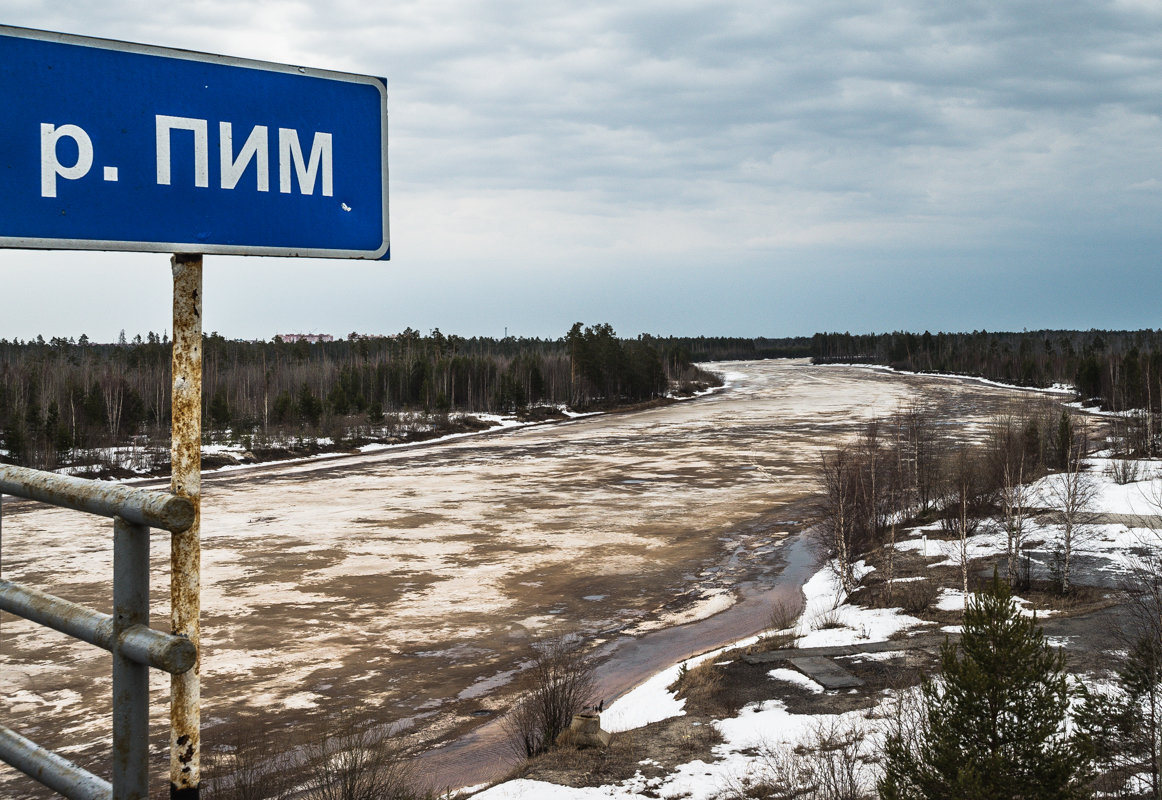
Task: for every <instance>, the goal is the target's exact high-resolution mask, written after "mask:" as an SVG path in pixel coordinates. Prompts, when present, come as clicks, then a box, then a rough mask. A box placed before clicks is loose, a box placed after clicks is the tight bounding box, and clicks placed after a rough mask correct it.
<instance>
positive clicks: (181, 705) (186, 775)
mask: <svg viewBox="0 0 1162 800" xmlns="http://www.w3.org/2000/svg"><path fill="white" fill-rule="evenodd" d="M170 264H171V265H172V267H173V402H172V414H171V416H172V419H173V428H172V438H171V442H170V476H171V477H170V491H171V492H173V493H174V494H175V495H177V496H178V497H184V498H186V499H188V500H189V501H190V503H191V504H192V505H193V508H194V520H193V523H192V524H191V525H190V527H188V528H186V529H185V530H184V531H181V532H179V533H174V534H173V535H172V538H171V549H170V564H171V573H170V574H171V575H172V580H171V581H170V623H171V626H172V632H173V633H174V634H175V635H177V636H184V637H186V638H188V639H189V640H190V641H191V642H193V643H194V646H195V647H196V648H197V651H198V660H197V662H196V663H195V664H194V668H193V669H191V670H189V671H188V672H184V673H182V674H181V675H173V676H172V677H171V678H170V692H171V695H170V743H169V747H170V750H169V752H170V772H169V776H170V797H171V798H172V800H197V798H198V794H199V790H200V786H201V680H200V679H201V669H202V663H201V661H202V648H201V628H200V625H199V620H198V617H199V614H200V612H201V600H200V597H201V580H202V545H201V541H200V537H201V523H202V257H201V256H200V255H184V254H175V255H174V256H173V258H171V259H170Z"/></svg>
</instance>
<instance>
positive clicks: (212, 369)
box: [0, 323, 716, 467]
mask: <svg viewBox="0 0 1162 800" xmlns="http://www.w3.org/2000/svg"><path fill="white" fill-rule="evenodd" d="M685 341H690V342H692V343H694V346H688V345H685V344H684V343H683V342H685ZM701 341H703V340H682V341H679V340H669V339H656V338H653V337H649V336H641V337H638V338H637V339H620V338H618V337H617V336H616V334H615V333H614V331H613V329H612V328H611V327H610V326H609V325H607V324H599V325H592V326H587V327H586V326H582V324H581V323H577V324H576V325H574V326H573V327H572V328H571V329H570V330H569V331H568V333H567V334H566V335H565V336H563V337H561V338H560V339H553V340H548V339H524V338H519V339H518V338H513V337H508V338H505V339H499V340H497V339H489V338H478V337H474V338H471V339H465V338H463V337H460V336H454V335H445V334H443V333H441V332H440V331H439V330H438V329H437V330H433V331H432V332H431V333H430V334H429V335H427V336H424V335H421V334H420V333H419V332H418V331H415V330H412V329H410V328H409V329H407V330H405V331H403V332H402V333H400V334H398V335H395V336H386V337H362V336H357V335H355V334H352V335H351V336H349V337H348V338H347V339H346V340H341V341H334V342H320V343H308V342H305V341H298V342H295V343H293V344H290V343H284V342H283V341H282V340H281V339H279V338H277V337H276V339H275V340H273V341H270V342H245V341H233V340H228V339H226V338H224V337H222V336H220V335H218V334H217V333H211V334H208V335H206V336H205V337H204V341H203V358H202V360H203V380H202V387H203V403H202V409H203V417H204V419H203V427H204V429H206V430H209V431H213V430H224V429H226V428H230V429H231V430H232V431H234V432H235V433H237V432H238V431H243V432H246V433H255V434H260V435H262V434H266V433H268V432H270V431H271V430H276V431H288V430H290V431H299V432H301V433H302V435H305V436H330V435H334V434H336V433H338V434H340V435H341V434H342V431H343V430H344V428H345V427H349V426H350V425H352V424H360V423H362V424H371V425H374V424H376V423H379V422H382V421H383V420H384V418H385V416H388V415H392V414H397V413H399V412H405V411H415V412H428V413H431V414H434V415H446V414H447V413H448V412H452V411H462V412H498V411H516V410H519V409H522V408H527V407H529V406H536V405H567V406H569V407H572V408H576V409H586V408H597V407H613V406H618V405H624V404H627V403H638V402H642V401H647V400H650V399H652V398H657V397H660V396H662V395H665V394H666V393H667V392H668V391H670V390H671V389H672V388H676V389H678V390H679V391H681V390H683V389H686V390H688V389H689V388H690V387H691V386H693V385H694V384H695V383H696V382H699V381H703V380H705V379H706V378H707V377H708V376H707V375H705V374H703V373H700V372H699V371H698V370H697V369H696V368H694V367H693V366H692V358H693V357H695V356H694V355H693V354H694V353H702V352H705V351H704V350H699V349H698V345H697V343H698V342H701ZM705 341H711V342H712V341H716V340H705ZM699 357H701V356H699ZM170 358H171V346H170V342H169V341H168V339H167V337H165V336H164V335H163V336H158V335H157V334H154V333H152V332H151V333H149V334H148V335H147V336H146V337H145V338H144V339H142V338H141V337H140V336H138V337H136V338H134V339H133V340H132V341H125V340H124V337H122V341H121V342H120V343H118V344H92V343H90V342H88V341H87V340H86V339H85V337H82V339H81V340H80V341H72V340H64V339H57V338H54V339H51V340H49V341H47V342H46V341H44V340H43V339H41V338H39V337H38V339H37V340H35V341H29V342H18V341H17V342H9V341H6V340H2V339H0V448H3V449H4V450H6V451H8V458H7V460H9V461H14V462H17V463H24V464H33V465H36V466H41V467H47V466H52V465H55V464H57V463H60V462H61V461H67V460H69V459H70V458H71V457H72V456H73V455H75V451H76V450H78V449H81V450H83V449H92V448H99V447H109V446H116V445H123V444H127V443H132V441H133V439H134V437H149V438H150V439H151V440H152V441H155V442H156V441H158V440H161V439H164V438H165V437H167V436H168V429H169V425H170V382H171V380H170Z"/></svg>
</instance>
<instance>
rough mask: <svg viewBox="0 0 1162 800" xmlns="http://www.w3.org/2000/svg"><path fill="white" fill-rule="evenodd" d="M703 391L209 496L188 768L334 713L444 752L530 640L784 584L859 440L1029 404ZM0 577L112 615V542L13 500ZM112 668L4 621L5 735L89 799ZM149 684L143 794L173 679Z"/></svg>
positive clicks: (784, 373)
mask: <svg viewBox="0 0 1162 800" xmlns="http://www.w3.org/2000/svg"><path fill="white" fill-rule="evenodd" d="M712 368H713V369H715V370H716V371H719V372H722V373H725V374H727V375H728V377H729V378H730V385H729V386H728V388H727V389H726V390H724V391H722V392H719V393H717V394H714V395H711V396H706V397H702V398H699V399H696V400H692V401H689V402H681V403H676V404H673V405H669V406H665V407H661V408H656V409H652V410H648V411H642V412H636V413H630V414H609V415H602V416H594V417H586V418H582V419H578V420H576V421H573V422H569V423H563V424H553V425H546V426H537V427H531V428H523V429H517V430H511V431H507V432H502V433H497V434H492V435H484V436H479V437H473V438H468V439H461V440H456V441H450V442H444V443H440V444H436V445H430V446H425V447H412V448H396V449H391V450H385V451H378V452H374V453H368V454H363V455H354V456H350V457H344V458H338V459H332V460H327V461H324V462H306V463H295V464H283V465H278V466H270V467H257V468H254V469H251V470H247V471H235V472H229V473H222V474H207V475H206V476H205V477H204V479H203V495H204V497H203V517H202V547H203V552H202V582H203V592H202V645H203V666H202V700H203V712H202V716H203V741H204V743H205V746H207V747H213V746H214V745H215V743H216V742H218V741H221V740H223V739H224V738H225V737H226V733H225V732H226V729H227V728H228V727H229V726H231V725H232V724H234V723H236V722H237V721H239V720H241V719H247V718H254V717H261V718H263V719H265V720H267V722H268V723H269V724H270V725H271V726H272V727H273V729H275V730H284V729H285V730H286V731H294V732H295V734H296V735H301V734H304V733H306V734H309V733H310V732H311V731H312V730H317V729H318V728H319V727H320V726H322V725H325V724H326V719H327V717H328V716H329V715H330V716H334V715H336V714H338V713H340V712H341V710H343V709H350V708H354V709H360V710H362V711H365V712H367V713H369V714H371V715H373V716H374V718H375V719H376V720H378V721H379V722H382V723H383V724H391V725H393V726H394V727H395V729H397V730H399V732H400V734H401V736H403V737H404V738H405V741H406V742H407V743H408V744H409V745H410V746H412V747H415V748H417V749H424V748H426V747H430V746H432V745H433V744H436V743H438V742H441V741H447V740H449V739H451V738H453V737H455V736H458V735H461V734H463V733H464V732H466V731H468V730H470V729H472V728H474V727H475V726H478V725H480V724H481V723H484V722H488V720H489V719H490V718H494V717H495V716H496V714H497V712H499V711H502V710H503V709H504V708H506V707H507V706H508V705H509V704H510V703H511V699H512V695H513V691H514V688H515V683H514V681H513V679H514V676H515V675H517V673H518V668H519V665H520V663H521V662H522V660H523V659H524V658H525V657H526V655H527V648H528V645H529V643H530V641H532V640H535V639H538V638H541V637H546V636H558V635H563V634H566V633H574V634H579V635H581V636H583V637H585V638H587V639H589V640H591V641H593V642H594V643H602V642H608V641H610V640H611V639H626V638H627V637H634V638H635V639H636V638H639V637H643V636H644V635H646V634H647V632H648V631H655V630H658V629H662V628H669V627H671V626H675V625H679V624H682V623H691V622H697V621H698V620H700V619H705V618H707V617H710V616H711V615H714V614H717V613H719V612H722V611H723V610H724V609H726V608H728V607H729V606H731V605H732V604H733V603H734V602H736V601H737V600H738V599H739V593H738V590H739V586H741V585H744V584H753V583H754V582H756V581H761V580H763V579H765V578H766V577H767V576H769V575H771V574H773V572H774V571H777V567H778V562H779V547H778V542H779V540H780V539H782V538H784V537H785V536H787V535H789V533H790V532H793V531H797V530H798V529H799V526H800V523H801V522H802V520H801V519H799V517H801V516H802V501H803V500H804V498H805V497H806V496H807V495H808V494H809V493H810V492H811V491H812V490H813V489H814V478H813V470H814V468H815V467H816V465H817V463H818V459H819V454H820V452H821V451H822V450H823V449H825V448H827V447H829V446H832V445H835V444H837V443H839V442H840V441H841V440H843V439H844V438H846V437H850V436H852V435H854V434H855V432H856V431H857V430H858V428H859V426H860V424H861V423H863V422H865V421H867V420H869V419H871V418H872V417H876V416H879V417H883V416H885V415H887V414H889V413H891V412H893V411H896V410H898V409H900V408H902V407H905V406H907V405H909V404H912V403H917V402H930V403H935V404H939V405H943V406H945V407H948V408H952V409H956V410H957V411H958V413H959V414H960V415H961V416H962V418H963V419H964V420H965V424H966V425H969V426H975V427H976V428H977V429H978V430H979V428H980V423H981V422H983V421H984V420H985V419H987V417H988V416H990V415H992V414H996V413H999V412H1001V411H1003V410H1004V408H1005V407H1006V406H1007V405H1008V404H1009V403H1011V402H1013V400H1014V398H1018V399H1020V398H1023V397H1025V396H1026V395H1025V393H1021V392H1014V391H1012V390H1006V389H1002V388H997V387H992V386H987V385H983V384H980V383H974V382H968V381H960V380H950V379H946V378H934V377H919V376H905V375H898V374H894V373H890V372H886V371H881V370H870V369H862V368H845V367H824V368H815V367H810V366H806V365H805V364H804V363H802V362H792V361H763V362H733V363H725V364H716V365H713V367H712ZM152 561H153V573H154V578H153V582H152V597H153V625H154V627H156V628H160V629H166V628H167V625H168V597H169V590H168V586H169V542H168V534H163V533H155V534H154V537H153V559H152ZM0 564H2V567H0V570H2V575H3V577H4V578H6V579H8V580H14V581H17V582H20V583H26V584H29V585H32V586H35V587H37V588H40V589H43V590H45V591H48V592H51V593H53V594H57V595H60V596H63V597H66V598H67V599H70V600H73V601H76V602H79V603H83V604H85V605H89V606H92V607H95V608H97V609H99V610H102V611H105V612H108V611H109V610H110V604H111V580H112V574H113V568H112V525H111V524H110V523H109V521H107V520H104V519H97V518H93V517H88V516H86V515H82V514H77V513H75V512H70V511H65V510H60V509H53V508H49V507H46V506H41V505H38V504H33V503H27V502H23V501H15V500H13V498H6V499H5V501H4V506H3V541H2V551H0ZM763 622H765V620H763V619H757V621H756V622H755V623H754V624H753V625H752V626H751V627H752V628H753V629H754V630H757V629H759V628H761V627H762V624H763ZM718 644H721V642H717V641H707V642H706V647H707V648H709V647H713V646H716V645H718ZM629 650H632V648H626V651H627V652H628V651H629ZM617 652H618V651H617V650H616V649H614V650H613V653H614V655H613V658H614V659H616V658H617ZM634 657H635V658H636V659H637V660H638V661H641V660H642V659H643V656H642V654H641V653H640V652H638V653H636V654H635V656H634ZM658 657H659V659H661V658H665V657H666V654H665V653H664V652H661V651H659V654H658ZM110 660H111V659H110V656H109V655H108V654H107V653H105V652H104V651H100V650H97V649H95V648H93V647H91V646H89V645H85V644H82V643H79V642H75V641H73V640H71V639H68V638H67V637H65V636H64V635H62V634H58V633H56V632H54V631H50V630H47V629H44V628H40V627H38V626H35V625H33V624H31V623H27V622H25V621H23V620H20V619H17V618H15V617H12V616H10V615H7V614H5V615H3V617H2V619H0V698H2V706H0V709H2V710H0V722H2V723H3V724H7V725H9V726H10V727H13V728H15V729H16V730H17V731H19V732H21V733H23V734H25V735H27V736H30V737H31V738H33V739H34V740H37V741H38V742H40V743H42V744H44V745H46V746H49V747H52V748H54V749H58V750H60V751H61V752H62V753H64V754H65V755H67V756H69V757H70V758H73V759H75V760H77V761H78V762H79V763H81V764H82V765H84V766H86V767H87V768H89V769H92V770H93V771H95V772H97V773H98V774H101V775H105V776H107V775H108V765H107V758H108V751H109V744H108V737H109V730H110V724H111V722H110V700H109V692H110V683H111V677H110ZM648 662H649V659H648V658H646V659H645V663H644V666H643V664H638V668H640V669H647V670H648V669H662V668H664V667H666V666H668V665H669V662H666V663H661V661H659V663H656V664H650V663H648ZM635 674H636V673H635ZM150 686H151V700H152V705H153V710H152V716H151V721H152V722H151V724H152V730H153V739H154V751H155V761H156V768H155V769H154V770H153V772H154V773H155V774H156V777H157V780H158V781H161V780H162V778H163V777H164V775H165V774H166V769H167V768H166V766H165V764H166V758H167V756H166V754H165V750H166V747H167V744H168V734H167V730H168V728H167V725H168V722H167V719H168V699H169V681H168V676H165V675H163V674H161V673H154V674H153V676H152V677H151V683H150ZM449 780H451V781H453V782H455V778H454V777H453V778H449ZM159 786H160V783H159ZM30 787H31V784H30V783H29V782H28V781H27V780H26V779H24V778H21V777H19V776H18V773H16V772H15V771H14V770H11V769H10V768H8V767H6V766H3V765H0V795H2V796H5V797H13V798H20V797H36V796H42V795H41V794H40V792H39V790H36V789H33V788H30Z"/></svg>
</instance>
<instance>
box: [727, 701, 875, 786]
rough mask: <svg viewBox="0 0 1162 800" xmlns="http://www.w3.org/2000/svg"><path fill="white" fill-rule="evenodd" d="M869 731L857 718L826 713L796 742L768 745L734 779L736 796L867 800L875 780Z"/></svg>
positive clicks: (733, 784)
mask: <svg viewBox="0 0 1162 800" xmlns="http://www.w3.org/2000/svg"><path fill="white" fill-rule="evenodd" d="M869 751H870V747H869V744H868V737H867V733H866V732H865V731H864V730H863V728H862V727H860V726H858V725H856V724H848V723H844V722H841V721H840V720H838V719H836V718H834V717H830V718H824V719H822V720H821V721H820V722H819V723H818V724H817V725H816V727H815V729H814V730H813V731H812V732H811V734H810V736H809V737H808V739H807V740H806V741H805V742H803V743H801V744H799V745H797V746H795V747H790V746H787V745H782V746H775V747H764V748H762V749H761V750H760V753H759V757H758V759H757V766H756V768H755V769H753V770H752V771H751V772H750V773H749V774H748V775H746V776H743V777H741V778H738V779H735V780H733V781H731V782H730V783H729V784H728V786H727V790H726V793H725V796H726V797H727V798H730V800H743V799H744V798H753V799H754V800H862V798H866V797H869V796H870V794H869V788H870V787H871V786H872V785H873V784H874V778H875V775H874V772H875V770H874V767H873V762H874V758H873V757H872V755H871V754H870V752H869Z"/></svg>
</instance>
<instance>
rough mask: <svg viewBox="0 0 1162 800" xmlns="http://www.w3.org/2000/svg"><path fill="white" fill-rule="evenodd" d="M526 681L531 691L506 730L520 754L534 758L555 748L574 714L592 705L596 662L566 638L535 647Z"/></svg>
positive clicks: (508, 722)
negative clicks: (555, 742)
mask: <svg viewBox="0 0 1162 800" xmlns="http://www.w3.org/2000/svg"><path fill="white" fill-rule="evenodd" d="M525 681H526V683H527V686H528V689H527V690H526V692H525V694H524V696H523V697H522V698H521V700H520V702H519V703H518V704H517V706H516V708H515V709H514V710H513V711H512V713H511V714H509V715H508V716H507V717H505V720H504V727H505V730H506V732H507V733H508V735H509V740H510V742H511V743H512V746H513V749H515V750H516V752H517V754H518V755H520V756H521V757H522V758H532V757H533V756H535V755H537V754H539V753H543V752H545V751H546V750H548V749H549V748H550V747H551V746H552V745H553V742H554V741H556V739H557V737H558V736H560V735H561V733H562V732H563V731H564V730H565V729H566V728H568V727H569V724H570V722H572V720H573V715H574V714H576V713H577V712H578V711H582V710H584V709H585V708H586V707H588V706H591V705H593V695H594V693H595V691H596V686H595V683H594V675H593V662H592V660H591V659H590V658H589V657H588V656H587V655H586V654H585V653H583V652H582V651H581V650H580V648H578V647H576V646H575V645H573V644H572V643H570V642H568V641H566V640H564V639H558V640H554V641H552V642H542V643H540V644H537V645H534V646H533V654H532V666H531V667H530V668H529V669H528V671H527V672H526V674H525Z"/></svg>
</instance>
